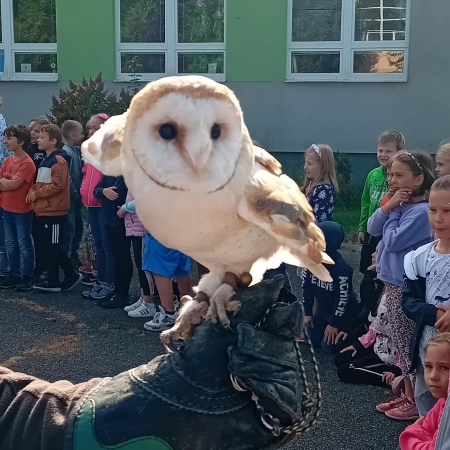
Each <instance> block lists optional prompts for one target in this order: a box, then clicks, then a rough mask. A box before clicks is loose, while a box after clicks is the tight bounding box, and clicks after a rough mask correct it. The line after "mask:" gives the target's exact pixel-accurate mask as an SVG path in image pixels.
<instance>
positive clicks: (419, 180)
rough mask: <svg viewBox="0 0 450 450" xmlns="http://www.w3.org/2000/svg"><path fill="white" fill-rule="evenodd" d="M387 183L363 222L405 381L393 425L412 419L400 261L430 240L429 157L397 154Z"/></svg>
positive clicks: (409, 324) (408, 338)
mask: <svg viewBox="0 0 450 450" xmlns="http://www.w3.org/2000/svg"><path fill="white" fill-rule="evenodd" d="M387 166H388V168H389V170H390V172H391V178H390V183H391V185H392V188H393V189H395V190H396V192H395V194H394V195H393V196H392V198H391V199H390V200H389V201H388V202H387V203H386V205H384V206H383V207H382V208H378V209H377V210H376V211H375V212H374V213H373V215H372V216H371V217H370V219H369V221H368V232H369V233H370V234H371V235H372V236H375V237H377V236H380V237H382V239H381V241H380V244H379V247H378V255H377V275H378V278H379V279H380V280H381V281H383V282H384V284H385V287H386V309H387V319H388V321H389V322H390V323H391V324H392V328H391V329H392V341H393V345H394V347H395V349H396V351H397V353H398V357H399V365H400V368H401V369H402V375H403V376H405V396H406V398H407V399H408V401H407V403H405V404H403V405H401V406H400V407H399V408H394V409H392V410H389V411H387V412H386V415H387V416H388V417H390V418H393V419H396V420H412V418H414V417H416V416H417V414H418V413H417V409H416V406H415V404H414V390H413V386H412V383H411V380H410V379H409V378H408V373H409V370H410V367H411V361H410V358H409V345H410V341H411V336H412V332H413V328H414V323H413V322H412V321H411V320H410V319H408V318H407V317H406V316H405V314H404V312H403V311H402V296H403V286H404V281H403V259H404V257H405V255H406V254H407V253H408V252H410V251H411V250H415V249H416V248H418V247H420V246H421V245H424V244H426V243H428V242H430V240H431V229H430V224H429V222H428V202H427V200H426V196H427V192H428V191H429V189H430V187H431V185H432V184H433V181H434V178H433V171H432V169H431V158H430V156H429V155H426V154H424V153H420V152H407V151H401V152H399V153H397V154H396V155H395V156H393V157H392V158H391V160H390V161H389V163H388V165H387Z"/></svg>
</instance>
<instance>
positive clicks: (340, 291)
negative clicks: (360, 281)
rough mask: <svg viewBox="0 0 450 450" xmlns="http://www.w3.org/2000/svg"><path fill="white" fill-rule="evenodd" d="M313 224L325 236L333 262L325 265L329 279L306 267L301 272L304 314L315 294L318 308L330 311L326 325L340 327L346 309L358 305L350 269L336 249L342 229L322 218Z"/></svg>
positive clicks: (341, 236) (310, 314) (338, 246)
mask: <svg viewBox="0 0 450 450" xmlns="http://www.w3.org/2000/svg"><path fill="white" fill-rule="evenodd" d="M317 226H318V227H319V228H320V229H321V230H322V232H323V234H324V236H325V241H326V245H327V250H326V251H327V254H328V255H329V256H330V257H331V258H332V259H333V261H334V265H328V264H327V265H325V267H326V268H327V270H328V271H329V272H330V275H331V277H332V278H333V281H332V282H325V281H322V280H319V279H318V278H317V277H315V276H314V275H313V274H312V273H311V272H310V271H309V270H305V271H304V272H303V302H304V307H305V315H306V316H312V315H313V305H314V298H317V302H318V308H319V310H320V311H323V312H324V313H327V314H331V319H330V325H331V326H332V327H336V328H338V329H339V330H343V323H344V316H345V313H346V311H348V310H349V309H350V308H353V307H357V306H358V301H357V298H356V294H355V293H354V292H353V269H352V267H351V266H350V265H349V264H348V263H347V262H346V261H345V260H344V258H343V257H342V256H341V254H340V253H339V252H338V250H339V249H340V248H341V245H342V242H344V238H345V233H344V229H343V228H342V227H341V226H340V225H339V224H338V223H336V222H322V223H319V224H317ZM343 331H347V330H343Z"/></svg>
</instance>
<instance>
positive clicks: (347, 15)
mask: <svg viewBox="0 0 450 450" xmlns="http://www.w3.org/2000/svg"><path fill="white" fill-rule="evenodd" d="M411 2H412V0H406V29H405V40H404V41H395V40H392V41H355V17H356V15H355V5H356V0H342V10H341V40H340V41H307V42H305V41H304V42H295V41H292V19H293V0H288V26H287V58H286V82H352V83H355V82H363V83H366V82H376V83H379V82H391V83H392V82H403V83H404V82H406V81H408V65H409V64H408V63H409V38H410V28H411ZM389 50H392V51H402V52H404V71H403V73H353V57H354V53H355V52H364V51H367V52H370V51H389ZM296 52H302V53H320V52H325V53H326V52H340V54H341V59H340V72H339V73H292V71H291V67H292V53H296Z"/></svg>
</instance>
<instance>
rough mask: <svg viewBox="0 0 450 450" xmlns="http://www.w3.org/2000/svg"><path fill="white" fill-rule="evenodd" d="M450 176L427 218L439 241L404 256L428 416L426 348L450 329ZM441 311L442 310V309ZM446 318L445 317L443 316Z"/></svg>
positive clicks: (434, 190) (416, 364)
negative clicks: (429, 341) (449, 312)
mask: <svg viewBox="0 0 450 450" xmlns="http://www.w3.org/2000/svg"><path fill="white" fill-rule="evenodd" d="M449 204H450V176H448V175H447V176H443V177H442V178H439V179H438V180H437V181H435V182H434V184H433V186H432V187H431V191H430V199H429V213H428V218H429V221H430V225H431V228H432V229H433V230H434V232H435V234H436V236H437V238H438V240H437V241H435V242H432V243H430V244H427V245H424V246H422V247H420V248H418V249H417V250H415V251H413V252H411V253H408V254H407V255H406V257H405V263H404V267H405V287H404V290H403V310H404V311H405V313H406V315H407V317H408V318H410V319H412V320H413V321H414V322H415V329H414V334H413V339H412V344H411V358H412V368H413V369H416V374H417V379H416V387H415V395H414V396H415V400H416V405H417V408H418V410H419V413H420V415H421V416H425V415H426V414H427V413H428V411H429V410H430V409H431V408H432V407H433V406H434V404H435V402H436V400H435V399H434V397H433V396H432V395H431V393H430V392H429V391H428V389H427V387H426V385H425V381H424V372H423V367H424V366H423V362H424V357H425V346H426V344H427V342H428V340H429V339H430V338H432V337H433V336H435V335H436V334H437V333H438V332H439V330H440V331H450V328H449V329H445V330H444V329H443V326H444V327H449V326H450V320H449V315H450V314H445V312H446V309H449V307H450V208H449ZM439 308H441V309H439ZM444 315H445V317H443V316H444Z"/></svg>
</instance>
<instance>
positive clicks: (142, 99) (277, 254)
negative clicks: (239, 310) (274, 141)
mask: <svg viewBox="0 0 450 450" xmlns="http://www.w3.org/2000/svg"><path fill="white" fill-rule="evenodd" d="M162 126H164V127H162ZM213 127H214V128H213ZM174 130H175V131H174ZM218 130H219V131H218ZM82 150H83V155H84V157H85V160H86V161H87V162H89V163H92V164H94V165H95V166H96V167H97V168H98V169H100V170H101V171H102V172H103V173H107V174H111V175H119V174H120V173H122V174H123V175H124V177H125V181H126V183H127V186H128V188H129V189H130V191H131V193H132V194H133V196H134V198H135V201H136V207H137V211H138V214H139V218H140V219H141V221H142V222H143V223H144V225H145V226H146V227H147V229H148V230H149V231H150V233H151V234H152V235H153V236H154V237H155V238H156V239H157V240H159V241H160V242H161V243H162V244H164V245H165V246H167V247H170V248H175V249H177V250H180V251H181V252H183V253H185V254H187V255H189V256H191V257H192V258H193V259H195V260H196V261H198V262H200V263H201V264H203V265H204V266H206V267H207V268H208V269H209V270H210V271H211V273H210V274H208V275H206V276H205V277H204V278H202V280H201V281H200V284H199V289H200V290H201V291H204V292H206V293H207V294H208V295H209V296H210V297H213V298H214V296H215V295H216V296H217V295H219V292H221V291H227V289H226V288H224V287H223V286H221V285H222V277H223V275H224V274H225V272H232V273H234V274H237V275H239V276H240V275H241V274H242V273H244V272H250V273H251V274H252V276H253V282H256V281H259V280H260V279H261V277H262V275H263V273H264V272H265V270H266V269H268V268H272V267H276V266H278V265H279V264H280V263H281V262H283V261H284V262H286V263H289V264H294V265H297V266H301V267H306V268H308V269H309V270H311V272H313V273H314V274H315V275H316V276H318V277H319V278H321V279H323V280H327V281H330V275H329V273H328V271H327V270H326V269H325V268H324V266H323V265H322V262H326V263H332V261H331V260H330V259H329V257H328V256H327V255H326V254H325V253H324V251H325V242H324V238H323V235H322V233H321V231H320V230H319V228H318V227H316V225H315V223H314V216H313V214H312V211H311V208H310V206H309V204H308V202H307V200H306V198H305V197H304V195H303V194H302V193H301V192H300V190H299V188H298V186H297V184H296V183H295V182H294V181H292V180H291V179H290V178H289V177H287V176H286V175H282V174H281V165H280V164H279V163H278V161H277V160H276V159H275V158H273V157H272V156H271V155H270V154H269V153H267V152H266V151H265V150H262V149H260V148H258V147H254V146H253V144H252V141H251V139H250V135H249V133H248V130H247V128H246V126H245V123H244V120H243V114H242V110H241V108H240V105H239V102H238V100H237V98H236V97H235V95H234V94H233V92H232V91H231V90H229V89H228V88H227V87H226V86H224V85H221V84H218V83H216V82H214V81H212V80H210V79H208V78H204V77H199V76H187V77H171V78H164V79H161V80H159V81H156V82H153V83H149V84H148V85H147V86H146V87H145V88H144V89H143V90H142V91H141V92H139V93H138V94H137V95H136V96H135V97H134V99H133V101H132V103H131V106H130V109H129V110H128V112H127V113H125V114H124V115H122V116H118V117H113V118H111V119H110V120H109V121H108V122H106V123H105V125H104V126H103V127H102V128H101V129H100V130H99V131H98V132H97V133H96V134H95V135H94V136H93V137H92V138H91V139H90V140H89V141H87V142H86V143H85V144H83V149H82ZM228 294H229V292H228V291H227V295H228ZM224 313H225V309H223V311H222V314H219V316H223V314H224ZM221 319H223V317H221ZM225 319H226V317H225Z"/></svg>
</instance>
